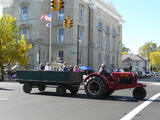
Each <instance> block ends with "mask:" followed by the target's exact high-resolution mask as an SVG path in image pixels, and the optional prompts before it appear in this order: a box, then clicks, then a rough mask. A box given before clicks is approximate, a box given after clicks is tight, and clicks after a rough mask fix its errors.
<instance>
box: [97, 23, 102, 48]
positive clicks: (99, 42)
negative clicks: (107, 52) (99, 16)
mask: <svg viewBox="0 0 160 120" xmlns="http://www.w3.org/2000/svg"><path fill="white" fill-rule="evenodd" d="M97 36H98V46H99V47H101V45H102V25H101V23H99V24H98V35H97Z"/></svg>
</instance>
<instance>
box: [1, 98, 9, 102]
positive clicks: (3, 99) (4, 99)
mask: <svg viewBox="0 0 160 120" xmlns="http://www.w3.org/2000/svg"><path fill="white" fill-rule="evenodd" d="M6 100H8V99H7V98H0V101H6Z"/></svg>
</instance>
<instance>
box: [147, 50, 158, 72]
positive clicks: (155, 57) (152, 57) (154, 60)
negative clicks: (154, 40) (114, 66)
mask: <svg viewBox="0 0 160 120" xmlns="http://www.w3.org/2000/svg"><path fill="white" fill-rule="evenodd" d="M149 59H150V62H151V66H152V68H156V69H157V71H158V70H160V68H159V66H160V51H155V52H151V53H150V54H149Z"/></svg>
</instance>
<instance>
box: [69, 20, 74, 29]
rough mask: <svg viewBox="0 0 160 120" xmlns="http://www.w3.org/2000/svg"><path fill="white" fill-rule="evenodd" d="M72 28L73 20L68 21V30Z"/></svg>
mask: <svg viewBox="0 0 160 120" xmlns="http://www.w3.org/2000/svg"><path fill="white" fill-rule="evenodd" d="M72 26H73V20H72V19H70V20H69V21H68V28H69V29H70V28H71V27H72Z"/></svg>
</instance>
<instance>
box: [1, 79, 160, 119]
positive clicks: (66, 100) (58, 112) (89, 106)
mask: <svg viewBox="0 0 160 120" xmlns="http://www.w3.org/2000/svg"><path fill="white" fill-rule="evenodd" d="M158 80H160V78H158V77H157V78H152V79H146V80H140V82H143V83H146V84H147V88H146V90H147V96H146V98H145V100H144V101H136V100H135V99H134V98H133V97H132V89H131V90H128V89H127V90H121V91H116V92H115V93H113V95H112V96H111V97H109V98H106V99H103V100H97V99H89V98H88V97H87V96H86V94H85V92H84V90H83V87H82V86H81V89H80V91H79V92H78V95H77V96H71V95H70V94H69V92H68V94H67V96H65V97H60V96H56V93H55V92H56V90H55V88H54V87H53V88H47V89H46V91H45V92H39V91H38V89H36V88H35V89H34V90H33V91H32V93H31V94H25V93H24V92H23V90H22V85H21V84H19V83H15V82H13V83H12V82H1V83H0V120H120V119H122V118H124V117H125V116H126V115H127V114H128V113H130V112H131V111H132V110H133V109H135V108H136V107H138V106H139V105H141V104H142V103H144V102H145V101H147V99H149V98H151V97H152V96H154V95H155V94H157V93H160V82H159V83H158V82H157V81H158ZM148 101H150V102H151V103H150V104H149V105H148V106H146V107H145V108H144V109H142V110H141V111H140V112H138V113H137V114H136V115H135V116H134V117H133V120H159V116H160V111H159V110H160V97H158V98H157V99H156V100H154V101H153V100H148ZM126 120H128V119H126Z"/></svg>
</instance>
